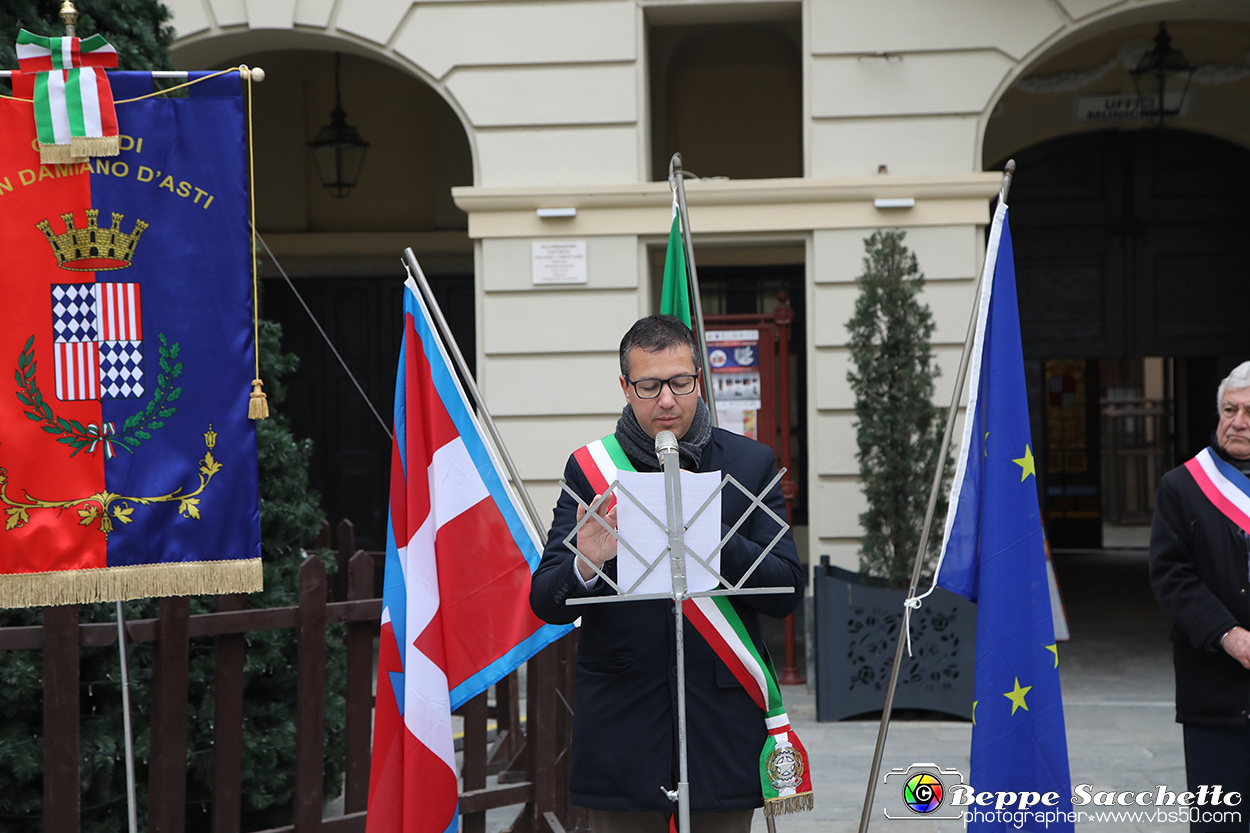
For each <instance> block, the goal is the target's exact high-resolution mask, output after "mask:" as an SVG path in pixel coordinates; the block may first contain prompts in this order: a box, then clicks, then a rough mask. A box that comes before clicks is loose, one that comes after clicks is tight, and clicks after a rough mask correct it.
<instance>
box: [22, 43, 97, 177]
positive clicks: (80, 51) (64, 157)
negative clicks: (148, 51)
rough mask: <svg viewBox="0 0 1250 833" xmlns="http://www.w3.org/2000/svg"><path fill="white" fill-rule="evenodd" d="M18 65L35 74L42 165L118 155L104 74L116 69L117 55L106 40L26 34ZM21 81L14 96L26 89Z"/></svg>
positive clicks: (36, 117)
mask: <svg viewBox="0 0 1250 833" xmlns="http://www.w3.org/2000/svg"><path fill="white" fill-rule="evenodd" d="M17 59H18V61H17V62H18V66H19V67H20V68H21V71H22V73H23V74H27V73H33V74H34V78H33V81H34V86H33V90H32V98H33V99H34V105H35V107H34V109H35V126H36V129H37V131H38V134H39V155H40V161H42V162H43V163H44V164H45V165H52V164H57V165H64V164H68V163H69V162H71V161H78V162H81V161H82V160H83V159H86V158H88V157H91V156H116V155H117V154H118V152H119V149H120V142H121V139H120V137H119V136H118V132H117V115H116V113H115V112H114V109H113V92H112V88H111V87H110V86H109V81H108V77H107V76H106V75H105V74H104V67H115V66H117V50H116V49H114V48H113V47H112V46H111V45H110V44H109V43H108V41H106V40H105V39H104V37H103V36H101V35H92V36H91V37H89V38H86V39H79V38H48V37H41V36H39V35H36V34H33V33H31V32H27V31H26V30H25V29H22V30H21V31H20V32H18V35H17ZM16 80H17V81H18V83H17V84H16V85H15V87H14V92H15V93H17V89H18V87H22V89H27V87H26V86H25V84H24V83H23V80H22V79H16ZM25 83H29V82H25Z"/></svg>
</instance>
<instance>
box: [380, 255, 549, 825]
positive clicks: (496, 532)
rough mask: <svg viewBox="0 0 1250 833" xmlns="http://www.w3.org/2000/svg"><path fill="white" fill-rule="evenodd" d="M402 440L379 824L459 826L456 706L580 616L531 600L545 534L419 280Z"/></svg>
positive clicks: (387, 606)
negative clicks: (548, 616) (556, 618)
mask: <svg viewBox="0 0 1250 833" xmlns="http://www.w3.org/2000/svg"><path fill="white" fill-rule="evenodd" d="M394 420H395V422H394V425H395V441H394V444H393V446H392V457H391V506H390V513H389V523H388V525H387V536H386V581H385V584H384V589H383V591H382V633H381V642H380V646H379V649H378V686H377V692H378V694H377V709H376V714H375V720H374V733H373V763H372V767H371V769H370V771H369V818H368V820H367V821H366V822H365V829H366V830H368V831H369V833H399V831H404V833H446V831H454V830H455V829H456V828H457V822H458V811H457V805H458V798H457V789H456V752H455V748H454V745H453V741H452V729H451V712H452V710H453V709H456V708H459V707H460V706H461V705H462V704H463V703H465V702H467V701H468V700H471V699H472V698H473V697H476V696H477V695H478V694H481V693H482V692H483V691H485V690H486V689H487V688H489V687H490V686H491V685H493V684H494V683H496V682H498V681H499V680H501V679H503V678H504V677H505V676H507V675H508V674H509V673H511V672H512V670H513V669H515V668H516V667H517V666H518V665H520V664H521V663H523V662H525V661H526V660H527V659H529V658H530V657H532V656H533V655H534V654H536V653H538V652H539V651H540V650H542V648H543V647H544V646H545V645H547V644H548V643H549V642H551V641H553V640H555V639H558V638H559V637H561V636H563V635H564V634H565V633H567V632H568V631H569V629H570V628H569V626H567V625H565V626H557V625H547V624H544V623H543V622H542V621H541V620H539V619H538V618H537V617H536V616H534V614H533V612H532V611H531V610H530V605H529V590H530V575H531V574H532V573H533V571H534V568H535V567H537V566H538V562H539V560H541V558H542V551H541V548H540V546H539V543H538V541H539V538H538V534H537V533H536V532H535V530H534V529H533V528H532V527H531V526H530V525H529V523H528V522H527V521H526V520H525V515H524V514H523V513H522V512H521V509H520V504H519V502H518V500H517V499H516V497H515V495H513V494H512V492H511V490H510V489H509V488H508V486H507V481H506V479H505V477H504V474H503V472H502V470H501V469H500V468H499V465H498V464H497V462H496V460H495V458H494V455H493V454H492V453H491V451H490V448H489V446H488V445H487V444H486V440H485V436H484V434H483V432H482V428H481V426H480V425H479V424H478V422H477V418H476V417H475V416H474V414H473V411H472V409H470V407H469V403H468V400H467V399H466V398H465V395H464V391H463V390H462V389H461V387H460V383H459V381H458V380H457V379H456V375H455V371H453V370H452V366H451V362H450V361H449V360H448V357H447V352H446V350H445V348H444V347H443V344H442V342H441V340H440V339H439V338H438V335H437V334H436V332H435V330H434V325H433V322H432V320H431V318H430V315H429V312H428V311H427V310H426V308H425V305H424V303H423V302H422V301H421V299H420V298H419V297H418V295H417V287H416V284H415V283H413V281H412V279H409V280H408V284H407V286H406V287H405V289H404V338H403V346H402V348H401V351H400V365H399V373H398V378H397V379H396V382H395V415H394Z"/></svg>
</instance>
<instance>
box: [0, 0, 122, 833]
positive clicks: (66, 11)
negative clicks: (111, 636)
mask: <svg viewBox="0 0 1250 833" xmlns="http://www.w3.org/2000/svg"><path fill="white" fill-rule="evenodd" d="M59 14H60V18H61V22H62V23H64V24H65V37H67V38H72V37H74V26H75V25H76V24H77V23H78V10H77V9H75V8H74V4H73V3H72V2H70V0H65V2H63V3H62V4H61V8H60V12H59ZM4 74H5V75H11V74H12V71H10V72H6V73H4ZM117 654H118V658H119V659H120V660H121V672H122V735H123V737H124V741H125V746H126V816H127V821H128V823H129V830H130V833H138V831H139V815H138V803H137V802H136V800H135V745H134V733H133V732H132V730H131V727H130V668H129V666H128V664H127V661H126V614H125V612H124V611H123V610H122V603H121V601H120V600H119V601H118V602H117Z"/></svg>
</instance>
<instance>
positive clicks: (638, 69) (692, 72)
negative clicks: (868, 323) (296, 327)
mask: <svg viewBox="0 0 1250 833" xmlns="http://www.w3.org/2000/svg"><path fill="white" fill-rule="evenodd" d="M166 2H167V5H168V6H169V7H170V8H171V10H172V11H173V12H174V20H173V24H174V26H175V27H176V29H177V32H178V40H177V42H176V44H175V47H174V56H175V60H176V61H177V62H178V64H179V65H180V66H181V67H183V68H194V69H201V68H212V67H219V66H225V65H230V64H237V63H239V62H244V63H248V64H251V65H260V66H263V67H264V68H265V69H266V71H267V73H268V78H267V80H266V81H265V82H264V84H263V85H262V86H261V87H260V88H258V90H257V136H258V139H257V165H258V172H257V192H258V218H259V223H258V224H259V227H260V229H261V231H262V232H263V233H264V234H265V235H266V239H267V240H268V242H269V243H270V245H271V246H272V247H273V249H274V251H275V254H276V255H277V257H278V259H279V260H281V261H282V262H283V265H284V266H285V267H286V268H287V270H288V271H289V272H290V273H291V274H292V277H293V278H296V279H306V280H314V279H328V278H334V279H341V280H347V279H351V278H353V277H360V278H364V277H367V276H371V275H391V276H394V275H395V274H396V269H397V257H398V253H399V251H400V250H401V249H402V247H404V246H412V247H413V248H414V250H415V251H416V253H417V255H418V257H419V258H420V259H421V261H422V263H423V265H425V267H426V270H427V271H429V272H431V273H437V274H447V275H453V276H455V275H458V276H461V277H462V279H463V280H464V281H466V282H468V281H471V284H466V286H468V285H471V288H472V292H471V294H469V295H466V296H464V297H466V298H471V300H472V320H473V323H474V326H473V332H474V343H473V344H472V345H467V344H466V345H462V346H463V347H465V349H466V352H469V350H470V349H471V351H472V352H473V354H474V357H475V365H476V376H477V379H478V381H479V384H480V385H481V387H482V389H483V391H484V393H485V396H486V399H487V402H488V404H489V407H490V409H491V411H492V413H493V414H494V416H495V419H496V420H497V422H498V423H499V425H500V428H501V430H502V432H503V435H504V437H505V438H506V440H507V442H508V444H509V448H510V450H511V452H512V455H513V456H514V458H515V459H516V461H517V463H518V465H519V467H520V470H521V473H522V477H523V478H524V480H525V481H526V485H527V486H528V488H529V491H530V493H531V494H532V496H533V498H534V501H535V503H536V504H537V505H538V506H539V507H541V508H542V511H544V512H545V511H546V508H547V507H549V506H551V505H553V504H554V502H555V499H556V496H557V494H558V489H559V486H558V478H559V477H560V474H561V471H562V467H563V465H564V461H565V458H566V455H567V454H568V453H569V451H571V450H572V449H573V448H574V447H576V446H578V445H581V444H583V443H585V442H588V441H590V440H592V439H594V438H596V437H599V436H602V435H603V434H605V433H607V432H608V431H609V430H611V428H612V426H613V424H614V422H615V419H616V417H617V415H618V414H619V411H620V407H621V405H622V399H621V395H620V390H619V388H618V386H617V383H616V373H617V370H616V348H617V343H618V340H619V338H620V336H621V334H622V333H623V332H624V330H625V329H626V328H627V327H628V326H629V324H630V323H631V322H632V321H633V320H634V319H636V318H637V317H639V316H640V315H644V314H647V313H650V312H653V311H655V309H656V297H657V296H656V287H657V284H658V281H659V274H660V271H661V269H662V252H663V247H664V244H665V240H666V238H667V231H668V226H669V221H670V199H671V198H670V192H669V187H668V184H667V182H665V181H664V180H665V172H666V167H667V164H668V158H669V156H670V155H671V153H672V152H673V151H675V150H677V151H681V152H682V154H683V158H684V160H685V166H686V168H687V170H689V171H692V172H694V173H696V174H699V175H700V176H701V177H703V178H702V179H701V180H692V181H690V182H689V183H688V184H687V186H686V187H687V195H688V199H689V205H690V218H691V226H692V230H693V233H694V240H695V247H696V259H697V262H698V263H699V265H700V268H701V269H707V270H710V271H709V274H714V273H716V270H718V269H719V270H722V272H721V274H726V275H739V276H747V277H746V280H748V281H749V279H750V278H749V276H750V275H751V274H753V273H752V271H751V270H752V269H758V270H762V271H761V274H763V273H764V272H767V271H768V270H773V271H776V270H782V271H784V270H790V271H789V272H787V273H786V274H793V275H797V276H798V277H797V278H796V279H795V283H794V286H793V288H794V290H795V293H793V294H795V307H796V309H797V310H799V311H800V312H801V314H802V316H803V319H802V322H801V325H802V326H801V328H800V329H801V332H802V338H803V343H802V344H801V345H800V356H799V357H798V358H797V359H796V362H795V365H794V367H795V368H796V370H798V369H801V371H802V374H803V376H802V378H798V379H796V380H795V386H796V388H801V389H802V390H803V394H802V395H801V396H800V395H799V394H796V395H795V398H794V401H795V403H796V405H801V411H800V412H799V413H797V414H796V415H795V420H794V422H795V425H796V429H799V430H798V432H797V434H796V436H797V437H798V438H799V439H798V440H797V441H796V448H795V453H796V459H797V460H798V461H799V462H798V464H797V465H796V468H797V469H798V470H799V471H802V472H804V473H805V474H804V479H803V482H801V483H800V489H801V490H802V492H803V493H804V499H805V502H806V518H805V520H806V523H805V524H804V527H803V529H802V530H801V532H802V536H801V546H804V547H805V548H806V552H805V553H804V556H805V557H806V558H807V559H808V561H809V562H815V561H817V560H818V558H819V556H821V555H829V556H830V557H831V560H832V562H833V563H834V564H837V565H840V566H843V567H847V568H849V569H856V568H857V564H858V559H857V548H858V539H859V536H860V528H859V523H858V520H857V518H858V515H859V513H860V512H861V511H863V509H864V500H863V497H862V493H861V491H860V488H859V483H858V474H857V473H858V463H857V461H856V445H855V431H854V422H855V416H854V410H853V408H854V400H853V396H852V394H851V392H850V389H849V385H848V383H847V380H846V376H847V371H848V369H849V356H848V350H847V347H846V341H847V331H846V327H845V324H846V322H847V320H848V319H849V318H850V317H851V314H852V311H853V305H854V301H855V297H856V291H857V290H856V285H855V279H856V276H857V275H858V274H859V273H860V272H861V263H862V258H863V239H864V238H865V237H867V236H868V235H869V234H871V233H872V232H873V231H874V230H876V229H879V228H902V229H904V230H906V232H907V238H906V242H907V244H908V245H909V246H911V247H912V249H913V250H914V251H915V253H916V255H917V257H918V259H919V263H920V267H921V269H922V270H923V272H924V273H925V275H926V278H927V280H928V284H927V286H926V289H925V293H924V299H925V301H926V302H927V303H928V304H929V306H930V307H931V308H932V310H933V313H934V317H935V320H936V325H937V326H936V332H935V336H934V342H935V350H936V353H937V358H938V363H939V364H940V366H941V368H942V371H943V372H942V375H941V376H940V377H939V378H938V380H937V400H938V402H945V401H947V400H948V399H949V396H950V392H951V385H952V382H953V376H954V370H955V368H956V366H957V364H958V359H959V352H960V348H961V346H962V343H963V339H964V334H965V331H966V327H967V324H968V317H969V314H970V312H971V306H972V296H973V287H974V284H975V280H976V276H977V274H978V272H979V270H980V267H981V264H982V261H983V258H984V240H985V234H984V232H985V226H986V224H987V223H988V221H989V218H990V214H991V202H992V200H993V198H994V197H995V195H996V194H997V192H998V188H999V183H1000V178H1001V176H1000V173H999V172H998V171H996V170H994V168H995V167H998V168H999V169H1001V165H1002V163H1003V162H1004V161H1005V160H1006V159H1007V158H1008V157H1009V156H1012V155H1016V154H1019V153H1021V152H1022V151H1027V150H1028V149H1029V148H1033V147H1037V146H1039V145H1041V144H1042V143H1044V142H1047V141H1050V140H1055V139H1062V138H1063V137H1073V136H1079V135H1082V134H1086V133H1089V134H1093V133H1096V132H1100V131H1107V130H1115V131H1140V130H1143V129H1145V128H1148V127H1149V126H1150V122H1149V120H1147V119H1142V118H1139V117H1135V116H1134V115H1133V113H1132V112H1131V109H1132V108H1131V107H1129V108H1128V110H1127V111H1126V110H1124V108H1123V107H1121V109H1120V110H1116V105H1115V103H1114V100H1115V99H1116V97H1117V96H1118V97H1120V98H1123V97H1125V96H1128V95H1130V94H1132V93H1133V91H1134V87H1133V81H1132V77H1131V75H1130V74H1129V72H1128V70H1129V69H1130V68H1131V67H1132V66H1134V65H1135V61H1136V60H1137V58H1139V57H1140V55H1141V54H1142V53H1143V52H1144V51H1145V49H1148V48H1149V45H1150V42H1151V39H1152V38H1153V37H1154V36H1155V33H1156V30H1157V29H1158V26H1159V23H1160V21H1163V20H1166V21H1167V22H1168V24H1169V30H1170V32H1171V33H1172V35H1173V38H1174V41H1175V44H1176V45H1177V46H1178V47H1179V48H1182V49H1183V50H1184V51H1185V54H1186V56H1187V57H1188V58H1189V59H1190V60H1191V61H1193V62H1194V63H1195V64H1196V65H1198V67H1199V70H1198V71H1197V72H1196V73H1195V76H1194V78H1193V80H1192V82H1191V84H1190V86H1189V91H1188V93H1187V95H1188V97H1189V100H1188V104H1186V105H1185V107H1186V109H1184V110H1183V111H1182V113H1181V115H1180V116H1178V117H1177V118H1175V119H1174V120H1173V121H1172V122H1171V123H1170V124H1169V125H1168V128H1167V129H1169V130H1185V131H1191V132H1194V133H1199V134H1205V135H1207V136H1210V137H1216V138H1218V139H1220V140H1221V141H1222V142H1225V143H1227V144H1230V145H1233V146H1236V147H1238V148H1240V149H1241V150H1243V151H1244V149H1245V148H1250V106H1248V105H1250V64H1248V60H1250V3H1245V2H1240V1H1239V0H1187V1H1186V2H1184V3H1180V2H1169V1H1168V0H942V2H935V1H934V0H878V2H875V3H860V2H851V0H802V1H801V2H772V1H771V0H750V1H746V2H702V0H684V2H650V0H559V2H527V0H510V1H509V2H497V1H496V0H483V1H479V0H454V1H453V0H446V1H444V2H431V3H411V2H408V0H166ZM1142 44H1145V47H1143V46H1142ZM336 52H339V53H342V54H343V63H342V67H343V69H342V101H343V106H344V108H345V109H346V110H347V112H348V117H349V119H350V120H351V121H352V123H353V124H355V125H356V126H357V127H358V128H359V129H360V131H361V134H362V135H363V136H364V137H365V138H366V139H367V140H368V141H369V142H370V149H369V152H368V156H367V157H366V162H365V166H364V169H363V172H362V176H361V180H360V185H359V186H358V187H357V188H356V189H355V190H354V192H353V193H352V194H351V195H350V196H349V197H348V198H346V199H342V200H336V199H332V198H331V197H329V196H328V195H327V194H326V193H325V191H324V189H323V188H321V186H320V184H319V183H318V181H317V177H316V173H315V170H314V168H313V167H312V162H311V159H310V157H309V154H308V151H307V149H306V143H307V142H308V141H309V140H310V139H311V138H312V135H313V134H314V133H315V131H316V129H317V127H318V126H319V125H320V124H321V123H324V122H325V121H326V120H327V114H328V113H329V110H330V107H331V106H332V105H333V80H332V65H333V53H336ZM1100 100H1101V103H1100ZM1108 101H1111V103H1110V104H1109V103H1108ZM1100 108H1101V109H1100ZM882 199H896V200H903V201H904V202H906V201H909V200H910V201H914V203H913V204H911V205H910V207H894V208H881V207H877V202H876V201H878V200H882ZM544 208H547V209H550V208H560V209H576V212H575V214H574V216H564V217H540V216H539V214H538V210H539V209H544ZM565 213H566V214H567V213H572V212H565ZM544 241H547V242H552V241H574V242H583V243H584V244H585V252H586V261H585V264H586V280H585V282H584V283H577V284H557V285H550V284H536V283H535V282H534V276H533V261H532V254H533V247H534V244H535V243H536V242H544ZM735 270H736V271H735ZM267 274H271V273H267ZM770 274H771V272H770ZM1022 297H1023V296H1022ZM708 303H709V305H710V306H711V307H712V308H713V310H712V311H716V308H717V304H718V303H719V301H718V299H717V298H716V297H711V298H709V299H708ZM772 303H774V301H773V300H772V296H771V294H769V293H760V299H759V304H760V310H759V311H761V312H767V311H768V310H769V309H770V308H771V304H772Z"/></svg>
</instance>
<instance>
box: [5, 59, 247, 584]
mask: <svg viewBox="0 0 1250 833" xmlns="http://www.w3.org/2000/svg"><path fill="white" fill-rule="evenodd" d="M201 75H202V74H201ZM109 76H110V79H111V80H112V87H113V90H114V93H115V95H116V97H117V98H118V99H126V98H133V97H135V96H138V95H143V94H146V93H150V92H151V91H152V82H151V76H150V75H149V74H148V73H128V72H115V73H109ZM33 84H34V80H33V76H30V75H25V76H23V75H16V76H14V94H15V96H17V97H18V98H27V99H29V98H31V97H32V96H31V88H32V86H33ZM188 91H189V96H188V97H186V98H170V99H161V98H152V99H145V100H142V101H134V102H129V103H125V102H123V103H119V104H118V105H117V117H118V121H119V124H120V131H121V133H120V147H121V153H120V155H118V156H117V157H115V158H109V159H103V158H101V159H91V160H87V161H84V162H74V163H71V164H65V165H43V164H40V157H39V151H38V149H37V144H38V143H37V137H36V126H35V124H36V122H35V118H34V114H33V112H32V108H33V105H32V103H31V102H29V101H13V100H0V149H2V152H0V257H2V258H3V260H2V261H0V263H2V266H0V288H2V290H3V293H4V303H3V304H0V370H2V371H4V372H3V373H0V378H7V379H10V382H9V384H8V385H7V386H0V517H2V518H3V520H4V527H3V529H0V607H14V606H27V605H49V604H66V603H75V602H94V601H111V600H115V599H131V598H140V597H145V596H160V595H189V594H202V593H227V592H248V591H255V590H259V589H260V585H261V564H260V521H259V510H258V502H257V469H256V434H255V427H254V423H253V422H252V421H251V420H249V419H248V418H247V411H248V398H249V392H250V390H251V380H252V378H253V375H254V364H253V363H254V353H253V349H254V346H253V339H252V305H251V294H252V293H251V272H252V269H251V262H250V249H249V229H248V198H247V149H246V128H245V124H244V114H243V99H242V97H241V95H240V85H239V79H238V76H237V75H234V74H230V75H226V76H221V77H219V78H214V79H212V80H209V81H204V82H201V83H199V84H196V85H194V86H191V87H190V88H189V90H188Z"/></svg>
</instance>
